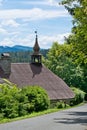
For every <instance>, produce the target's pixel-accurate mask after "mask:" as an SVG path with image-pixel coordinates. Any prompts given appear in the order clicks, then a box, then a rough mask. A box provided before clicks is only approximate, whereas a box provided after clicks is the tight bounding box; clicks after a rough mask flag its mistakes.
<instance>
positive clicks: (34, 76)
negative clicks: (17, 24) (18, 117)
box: [8, 63, 74, 100]
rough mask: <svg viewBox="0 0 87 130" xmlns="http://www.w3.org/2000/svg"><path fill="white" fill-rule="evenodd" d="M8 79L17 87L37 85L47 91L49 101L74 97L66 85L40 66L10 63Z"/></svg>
mask: <svg viewBox="0 0 87 130" xmlns="http://www.w3.org/2000/svg"><path fill="white" fill-rule="evenodd" d="M8 79H9V80H10V81H11V82H13V83H15V84H17V85H18V87H24V86H27V85H32V86H34V85H39V86H41V87H43V88H44V89H45V90H46V91H47V93H48V95H49V97H50V99H51V100H57V99H69V98H73V97H74V93H73V92H72V90H71V89H70V88H69V87H68V86H67V84H66V83H65V82H64V81H63V80H62V79H61V78H59V77H58V76H56V75H55V74H54V73H52V72H51V71H50V70H49V69H47V68H46V67H45V66H44V65H42V64H39V65H35V64H29V63H11V74H10V76H9V78H8Z"/></svg>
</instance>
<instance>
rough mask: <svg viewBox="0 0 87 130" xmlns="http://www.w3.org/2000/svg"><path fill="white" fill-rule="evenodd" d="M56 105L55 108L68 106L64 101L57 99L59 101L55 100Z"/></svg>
mask: <svg viewBox="0 0 87 130" xmlns="http://www.w3.org/2000/svg"><path fill="white" fill-rule="evenodd" d="M56 106H57V108H59V109H60V108H66V107H69V105H68V104H66V102H64V101H59V102H57V104H56Z"/></svg>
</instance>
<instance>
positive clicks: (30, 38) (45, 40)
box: [0, 33, 69, 49]
mask: <svg viewBox="0 0 87 130" xmlns="http://www.w3.org/2000/svg"><path fill="white" fill-rule="evenodd" d="M65 36H66V37H67V36H69V33H65V34H57V35H52V36H51V35H50V36H48V35H46V36H45V35H41V36H39V37H38V42H39V45H40V48H46V49H47V48H50V47H51V46H52V44H53V42H58V43H59V44H62V43H64V37H65ZM34 43H35V37H34V35H33V34H30V35H27V36H26V37H24V38H23V37H19V36H18V35H14V36H13V37H12V38H4V39H3V40H2V41H1V42H0V45H3V46H14V45H23V46H30V47H33V46H34Z"/></svg>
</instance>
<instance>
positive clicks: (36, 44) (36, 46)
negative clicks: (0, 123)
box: [33, 31, 40, 54]
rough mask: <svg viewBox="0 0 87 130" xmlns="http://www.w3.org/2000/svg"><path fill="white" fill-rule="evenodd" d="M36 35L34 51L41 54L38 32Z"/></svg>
mask: <svg viewBox="0 0 87 130" xmlns="http://www.w3.org/2000/svg"><path fill="white" fill-rule="evenodd" d="M35 34H36V38H35V45H34V47H33V50H34V54H39V51H40V47H39V44H38V36H37V31H35Z"/></svg>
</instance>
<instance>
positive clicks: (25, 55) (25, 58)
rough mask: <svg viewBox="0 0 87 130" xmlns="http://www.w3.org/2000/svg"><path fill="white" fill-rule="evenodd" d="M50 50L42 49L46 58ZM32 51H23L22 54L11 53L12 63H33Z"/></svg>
mask: <svg viewBox="0 0 87 130" xmlns="http://www.w3.org/2000/svg"><path fill="white" fill-rule="evenodd" d="M47 52H48V50H47V49H42V50H41V52H40V53H41V54H42V55H43V56H44V57H46V54H47ZM32 53H33V52H32V51H21V52H10V55H11V62H13V63H17V62H21V63H22V62H30V61H31V54H32Z"/></svg>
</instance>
